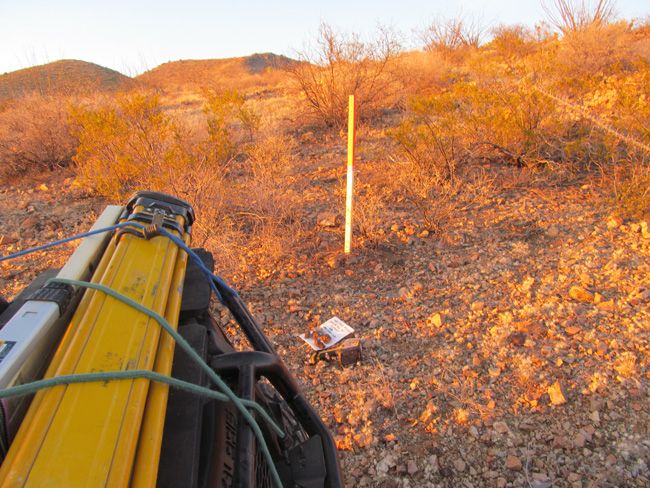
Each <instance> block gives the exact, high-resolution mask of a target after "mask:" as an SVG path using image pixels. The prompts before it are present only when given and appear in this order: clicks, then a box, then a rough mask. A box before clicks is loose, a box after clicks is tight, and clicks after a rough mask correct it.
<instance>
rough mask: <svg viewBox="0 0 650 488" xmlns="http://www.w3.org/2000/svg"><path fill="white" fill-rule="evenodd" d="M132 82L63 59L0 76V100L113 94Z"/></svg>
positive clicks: (119, 76)
mask: <svg viewBox="0 0 650 488" xmlns="http://www.w3.org/2000/svg"><path fill="white" fill-rule="evenodd" d="M137 85H138V83H137V82H136V81H134V80H133V79H131V78H129V77H128V76H125V75H123V74H121V73H119V72H117V71H114V70H112V69H109V68H105V67H103V66H99V65H97V64H94V63H88V62H86V61H77V60H74V59H63V60H60V61H55V62H52V63H48V64H44V65H41V66H33V67H31V68H25V69H21V70H18V71H12V72H11V73H5V74H3V75H0V100H2V99H4V100H8V99H12V98H16V97H21V96H24V95H29V94H32V93H37V94H39V95H53V94H61V95H70V94H76V93H77V94H78V93H97V92H104V91H107V92H115V91H120V90H127V89H129V88H133V87H135V86H137Z"/></svg>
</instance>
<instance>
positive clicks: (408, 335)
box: [0, 155, 650, 488]
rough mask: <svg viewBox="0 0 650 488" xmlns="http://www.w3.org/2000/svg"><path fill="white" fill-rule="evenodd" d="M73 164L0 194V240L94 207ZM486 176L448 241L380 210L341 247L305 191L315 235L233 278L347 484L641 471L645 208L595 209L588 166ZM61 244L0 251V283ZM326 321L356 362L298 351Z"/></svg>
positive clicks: (0, 289) (60, 229) (74, 222)
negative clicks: (563, 177) (362, 233)
mask: <svg viewBox="0 0 650 488" xmlns="http://www.w3.org/2000/svg"><path fill="white" fill-rule="evenodd" d="M312 156H313V157H314V158H317V156H314V155H312ZM335 164H338V163H335V161H334V160H333V159H332V160H329V159H328V160H327V161H326V162H325V163H324V164H322V165H320V166H318V167H317V165H314V167H313V168H311V169H310V171H306V172H305V174H304V177H305V178H311V179H312V181H313V184H314V193H313V195H316V194H317V193H318V191H320V190H322V189H323V188H327V187H332V188H333V187H334V186H335V185H338V182H339V181H340V176H341V174H340V173H341V171H340V170H338V169H336V168H335V166H334V165H335ZM69 176H70V175H68V174H65V175H58V176H57V175H51V176H49V177H46V178H44V179H39V180H38V181H36V182H33V181H32V182H30V183H29V184H27V183H25V184H16V185H5V186H4V187H3V188H2V189H1V190H0V211H1V213H2V219H0V254H2V255H4V254H7V253H10V252H13V251H16V250H18V249H22V248H25V247H28V246H31V245H34V244H37V243H43V242H45V241H49V240H52V239H56V238H58V237H63V236H67V235H71V234H74V233H76V232H80V231H82V230H84V229H87V228H88V227H89V226H90V224H91V223H92V221H93V220H94V218H95V216H96V215H97V213H98V212H99V211H100V210H101V208H102V207H103V205H104V203H105V202H103V201H101V200H100V199H96V198H89V197H84V196H83V193H82V192H81V191H80V189H78V188H75V187H74V185H73V180H72V179H71V178H69ZM499 188H500V189H498V190H496V191H495V192H494V194H493V195H492V196H491V197H489V198H488V199H486V200H485V202H483V204H482V205H481V206H480V207H478V208H474V209H473V210H467V211H465V212H464V213H463V214H462V215H459V216H458V218H457V219H456V221H455V222H454V223H453V225H450V227H449V229H447V231H446V233H445V236H444V238H443V237H441V236H439V235H434V234H432V233H428V232H424V230H425V229H423V228H422V227H420V226H419V225H418V223H417V219H416V217H415V215H414V214H413V213H412V212H408V211H406V212H404V211H399V212H398V211H390V212H389V213H387V214H386V218H385V223H384V224H383V231H384V236H385V237H384V239H382V240H381V241H380V242H378V243H375V244H374V245H373V246H366V247H364V248H361V249H356V250H355V251H354V252H353V253H352V255H351V256H349V257H347V258H345V257H343V256H341V254H340V253H339V251H338V249H339V248H340V247H341V236H342V228H341V224H340V221H337V219H333V221H332V219H330V221H327V219H325V220H323V219H322V218H319V216H320V215H322V214H321V213H320V212H321V211H322V210H323V208H320V207H319V206H318V204H317V203H313V202H314V201H316V200H317V199H316V198H314V199H312V203H311V204H312V205H313V208H312V209H311V210H312V212H311V213H308V214H307V215H308V216H309V219H311V220H310V221H309V225H311V226H313V227H314V228H315V230H316V232H317V233H318V234H319V235H320V243H319V245H318V246H315V247H314V248H311V249H310V251H309V252H304V253H298V254H297V255H296V256H295V257H294V258H291V259H288V260H287V262H286V263H284V264H283V266H282V268H281V270H279V271H278V272H276V273H274V274H273V275H272V276H270V277H268V278H266V279H250V280H248V281H246V280H239V282H238V283H237V285H238V286H239V288H240V292H241V294H242V296H243V297H244V299H245V300H246V301H247V302H248V303H249V305H250V307H251V308H252V310H253V313H254V314H255V316H256V317H257V318H258V319H259V321H260V322H261V324H262V325H263V326H264V329H265V331H266V333H267V334H268V336H269V337H270V338H271V340H272V341H273V342H274V344H276V346H277V348H278V350H279V352H280V353H281V355H282V356H283V357H284V358H285V360H286V362H287V364H288V365H289V367H290V369H291V370H292V371H293V372H294V373H295V374H296V376H297V377H298V379H299V381H300V382H301V383H302V384H303V386H304V388H305V390H306V392H307V394H308V396H309V398H310V399H311V401H313V403H314V404H315V406H316V407H317V409H318V410H319V411H320V412H321V414H322V416H323V418H324V419H325V421H326V423H327V424H328V425H329V427H330V428H331V430H332V431H333V433H334V434H335V436H336V439H337V443H338V445H339V447H340V449H341V459H342V465H343V468H344V472H345V477H346V481H347V485H348V486H383V487H392V486H404V487H406V486H466V487H471V486H474V487H480V486H498V487H507V486H524V487H536V488H542V487H551V486H554V487H564V486H567V487H591V486H593V487H596V486H597V487H601V486H602V487H618V486H639V487H640V486H648V485H649V484H650V402H649V395H650V392H649V389H648V387H649V379H650V370H649V369H648V365H649V363H650V361H649V342H650V229H649V228H648V225H647V223H646V222H642V221H622V220H620V219H618V218H616V217H614V216H612V215H611V214H610V212H609V211H606V210H603V208H604V206H603V205H596V204H594V202H596V201H599V200H598V198H597V193H598V192H597V190H596V189H595V187H593V185H592V184H591V183H590V182H589V181H588V180H583V181H581V182H579V183H575V184H571V185H564V186H560V185H557V184H549V183H548V182H547V183H544V180H543V179H542V180H537V181H531V182H530V184H528V185H515V186H510V187H506V186H503V187H499ZM319 222H320V224H319ZM73 248H74V246H73V245H67V246H64V247H62V248H61V249H58V250H56V251H53V252H51V253H48V254H44V253H42V254H38V255H35V256H33V257H32V258H30V259H29V260H23V261H20V262H18V263H13V262H12V263H11V264H7V263H0V293H1V294H3V295H4V296H6V297H11V296H13V295H14V294H15V293H17V291H19V289H20V288H21V287H22V286H23V285H24V284H25V283H27V282H28V281H29V280H30V279H31V278H32V277H33V276H34V275H35V274H36V273H37V272H38V271H39V270H40V269H44V268H45V267H48V266H53V265H61V264H62V263H63V262H64V260H65V256H66V255H68V254H69V253H70V252H71V250H72V249H73ZM332 316H338V317H340V318H341V319H343V320H344V321H346V322H347V323H348V324H350V325H351V326H352V327H354V328H355V330H356V332H357V336H358V337H361V338H362V340H363V348H364V352H363V359H362V361H361V362H360V363H358V364H356V365H355V366H352V367H347V368H342V367H340V366H338V365H337V364H334V363H326V362H320V363H318V364H316V365H315V366H314V365H310V364H308V363H307V356H308V348H307V346H306V345H305V344H304V343H302V341H300V340H299V339H298V338H297V337H296V334H298V333H300V332H304V331H306V330H308V329H309V328H311V327H314V326H316V325H318V324H319V323H321V322H323V321H325V320H327V319H329V318H330V317H332ZM224 319H225V320H227V318H226V317H225V315H224Z"/></svg>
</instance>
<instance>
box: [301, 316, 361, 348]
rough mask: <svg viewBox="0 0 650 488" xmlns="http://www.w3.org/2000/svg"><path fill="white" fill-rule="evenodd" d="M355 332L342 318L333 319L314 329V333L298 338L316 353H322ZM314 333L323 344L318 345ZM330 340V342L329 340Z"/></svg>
mask: <svg viewBox="0 0 650 488" xmlns="http://www.w3.org/2000/svg"><path fill="white" fill-rule="evenodd" d="M353 332H354V329H353V328H352V327H350V326H349V325H348V324H346V323H345V322H343V321H342V320H341V319H340V318H338V317H332V318H331V319H329V320H328V321H327V322H324V323H322V324H321V325H319V326H318V327H317V328H316V329H314V331H313V333H307V334H300V335H299V336H298V337H300V338H301V339H302V340H303V341H305V342H306V343H307V344H309V346H310V347H311V348H312V349H313V350H314V351H320V350H322V349H327V348H328V347H332V346H333V345H334V344H337V343H339V342H341V341H342V340H343V339H345V338H346V337H347V336H349V335H350V334H352V333H353ZM314 333H315V334H316V335H317V337H318V339H319V340H320V342H321V344H317V343H316V341H315V340H314ZM328 338H329V340H327V339H328Z"/></svg>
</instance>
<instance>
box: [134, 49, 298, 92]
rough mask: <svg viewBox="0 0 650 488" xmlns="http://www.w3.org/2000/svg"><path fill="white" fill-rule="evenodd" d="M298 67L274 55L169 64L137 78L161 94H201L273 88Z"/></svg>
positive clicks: (289, 59)
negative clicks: (204, 90)
mask: <svg viewBox="0 0 650 488" xmlns="http://www.w3.org/2000/svg"><path fill="white" fill-rule="evenodd" d="M295 63H298V61H295V60H293V59H291V58H288V57H286V56H280V55H277V54H273V53H263V54H253V55H251V56H244V57H240V58H226V59H197V60H180V61H171V62H169V63H164V64H161V65H160V66H158V67H156V68H154V69H152V70H150V71H147V72H145V73H143V74H141V75H139V76H137V77H136V79H137V80H139V81H142V82H144V83H146V84H148V85H151V86H155V87H158V88H161V89H163V90H176V91H184V90H200V89H202V88H221V89H237V90H239V91H248V90H250V89H260V88H273V87H277V86H278V85H281V84H282V83H283V82H285V81H286V80H287V78H288V74H287V72H286V71H284V70H285V68H287V67H290V66H291V65H293V64H295Z"/></svg>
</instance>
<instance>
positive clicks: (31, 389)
mask: <svg viewBox="0 0 650 488" xmlns="http://www.w3.org/2000/svg"><path fill="white" fill-rule="evenodd" d="M137 379H145V380H151V381H156V382H158V383H164V384H167V385H169V386H171V387H173V388H177V389H179V390H184V391H188V392H190V393H194V394H196V395H200V396H204V397H208V398H211V399H213V400H219V401H221V402H227V401H228V397H227V396H226V395H224V394H223V393H219V392H218V391H214V390H211V389H210V388H206V387H204V386H199V385H195V384H194V383H189V382H187V381H183V380H179V379H177V378H173V377H171V376H166V375H164V374H160V373H156V372H155V371H149V370H146V369H134V370H129V371H104V372H97V373H77V374H67V375H61V376H55V377H53V378H45V379H42V380H37V381H32V382H30V383H25V384H22V385H17V386H12V387H10V388H4V389H2V390H0V398H9V397H17V396H24V395H31V394H32V393H36V392H37V391H40V390H43V389H45V388H53V387H55V386H62V385H73V384H78V383H95V382H102V381H105V382H109V381H118V380H137ZM240 401H241V402H242V403H243V404H244V405H246V406H247V407H249V408H253V409H255V411H256V412H257V413H259V414H260V415H261V416H262V417H263V418H264V420H265V421H266V422H267V423H268V424H269V425H270V426H271V428H272V429H273V430H274V431H275V432H276V433H277V434H278V435H279V436H280V437H283V436H284V432H282V430H281V429H280V428H279V427H278V426H277V424H276V423H275V422H274V421H273V419H272V418H271V417H270V415H269V414H268V413H267V412H266V410H264V409H263V408H262V406H261V405H260V404H259V403H256V402H253V401H251V400H245V399H243V398H240Z"/></svg>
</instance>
